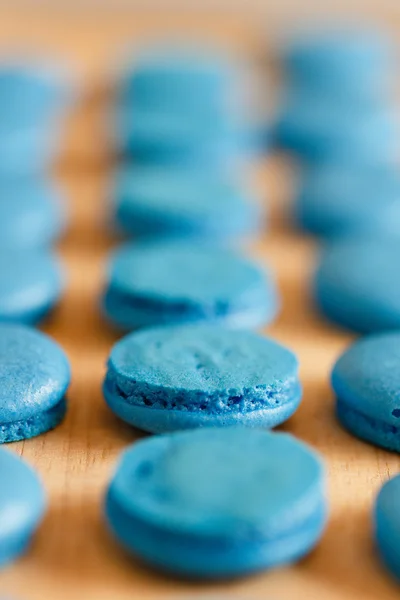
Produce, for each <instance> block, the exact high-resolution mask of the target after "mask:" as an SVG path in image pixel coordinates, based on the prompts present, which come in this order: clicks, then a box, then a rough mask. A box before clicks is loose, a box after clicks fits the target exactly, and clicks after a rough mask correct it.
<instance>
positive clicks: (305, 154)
mask: <svg viewBox="0 0 400 600" xmlns="http://www.w3.org/2000/svg"><path fill="white" fill-rule="evenodd" d="M277 54H278V58H279V63H280V66H281V67H283V71H284V76H285V78H286V82H287V85H286V86H284V94H283V98H282V99H281V103H280V105H281V106H283V108H282V109H279V110H278V112H277V114H276V115H275V117H274V118H273V119H272V121H271V118H270V116H268V114H267V113H268V110H267V109H266V107H267V106H268V104H269V98H265V96H264V95H263V94H262V93H261V92H262V85H261V81H263V79H264V76H262V77H260V76H259V75H260V74H259V73H257V70H256V69H255V68H254V65H252V64H251V63H249V62H246V63H243V62H241V61H237V60H233V59H231V58H228V57H227V56H226V55H224V54H223V53H222V52H219V53H218V52H216V51H213V52H210V51H208V52H207V51H206V50H205V48H204V47H203V48H201V47H198V46H197V47H196V46H195V45H193V46H190V45H183V46H182V45H179V44H178V45H175V46H162V45H161V46H160V47H158V48H157V47H153V48H151V49H150V50H149V49H147V51H143V52H142V53H139V56H137V57H136V58H135V60H134V61H133V63H132V61H131V60H128V61H127V63H125V64H124V67H123V68H121V70H120V73H119V81H118V85H117V95H116V111H115V113H116V114H114V117H113V119H112V130H113V139H114V145H115V147H116V148H117V150H119V151H120V152H121V153H122V154H124V155H133V156H135V159H137V160H138V161H139V162H140V163H141V164H149V163H150V164H158V165H162V166H167V165H168V166H171V165H173V166H177V165H179V166H181V167H182V166H184V167H186V168H190V167H191V166H196V167H199V166H200V167H202V168H204V167H207V169H210V170H213V171H215V170H217V171H222V172H224V173H227V172H228V173H229V172H231V171H232V166H233V165H237V164H241V163H243V162H249V159H250V160H251V159H252V158H253V157H254V156H255V155H257V154H259V153H260V152H265V151H266V150H267V149H268V148H269V147H270V146H276V147H280V148H284V149H286V150H290V151H291V152H293V153H295V154H296V155H297V156H298V157H299V158H300V159H301V160H302V161H303V162H305V163H307V164H315V163H317V164H319V163H321V162H324V161H325V160H337V159H340V160H345V161H350V162H352V163H354V164H359V163H362V164H365V163H371V162H372V163H376V164H387V163H393V161H395V159H396V157H397V156H398V152H399V148H398V137H399V136H398V132H399V125H400V122H399V120H398V116H397V114H396V110H395V108H394V106H392V105H391V104H390V102H389V100H388V98H389V97H390V94H391V93H392V91H393V89H392V83H393V74H394V73H395V71H396V48H395V46H394V44H393V43H392V41H391V40H390V38H389V36H386V35H384V34H383V33H382V32H378V31H376V30H374V29H367V28H362V27H358V28H357V27H342V28H338V27H334V28H332V29H331V30H329V29H327V28H326V27H325V28H324V27H321V28H320V31H317V30H316V29H314V30H310V31H302V32H301V31H300V32H298V34H297V35H292V39H291V40H290V41H289V42H288V43H286V44H285V45H281V46H280V47H279V48H277ZM263 83H264V82H263ZM267 94H268V90H267ZM131 108H134V110H131ZM221 167H222V168H221Z"/></svg>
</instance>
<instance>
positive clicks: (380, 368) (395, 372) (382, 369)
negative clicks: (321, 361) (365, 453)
mask: <svg viewBox="0 0 400 600" xmlns="http://www.w3.org/2000/svg"><path fill="white" fill-rule="evenodd" d="M332 386H333V390H334V392H335V395H336V399H337V401H336V409H337V415H338V418H339V420H340V422H341V423H342V425H343V426H344V427H345V428H346V429H348V430H349V431H350V432H351V433H353V434H354V435H355V436H357V437H359V438H361V439H363V440H366V441H368V442H371V443H372V444H375V445H377V446H382V447H383V448H387V449H388V450H395V451H397V452H400V421H399V418H400V402H399V398H398V390H399V389H400V388H399V386H400V333H399V332H390V333H385V334H379V335H377V334H376V335H371V336H368V337H366V338H363V339H361V340H360V341H358V342H356V343H355V344H353V345H352V346H350V348H349V349H348V350H347V351H346V352H344V354H343V355H342V356H341V357H340V358H339V360H338V361H337V363H336V364H335V366H334V369H333V372H332Z"/></svg>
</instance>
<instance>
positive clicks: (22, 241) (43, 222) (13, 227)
mask: <svg viewBox="0 0 400 600" xmlns="http://www.w3.org/2000/svg"><path fill="white" fill-rule="evenodd" d="M64 226H65V215H64V207H63V204H62V199H61V197H60V193H59V190H58V189H57V188H56V187H55V186H54V185H53V184H52V183H50V182H49V181H48V180H46V179H44V178H27V179H25V178H22V179H18V180H17V181H15V180H14V179H13V178H6V179H4V181H3V182H2V186H1V190H0V252H3V251H4V250H7V249H9V250H13V249H16V250H18V249H21V250H22V249H23V250H35V249H41V248H42V249H44V248H46V247H47V246H50V244H52V243H53V242H55V241H56V240H57V238H58V237H59V236H60V235H61V233H62V231H63V229H64Z"/></svg>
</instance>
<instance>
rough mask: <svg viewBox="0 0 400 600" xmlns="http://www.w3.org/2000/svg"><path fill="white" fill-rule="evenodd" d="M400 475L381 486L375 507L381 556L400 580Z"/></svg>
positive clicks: (376, 538) (375, 524)
mask: <svg viewBox="0 0 400 600" xmlns="http://www.w3.org/2000/svg"><path fill="white" fill-rule="evenodd" d="M399 504H400V475H396V477H393V479H390V480H389V481H387V482H386V483H385V484H384V485H383V486H382V488H381V490H380V492H379V494H378V497H377V499H376V502H375V507H374V529H375V532H374V533H375V541H376V544H377V547H378V551H379V554H380V557H381V559H382V561H383V563H384V564H385V566H386V567H387V569H388V570H389V571H390V572H391V574H392V575H394V576H395V577H396V579H397V580H400V514H399Z"/></svg>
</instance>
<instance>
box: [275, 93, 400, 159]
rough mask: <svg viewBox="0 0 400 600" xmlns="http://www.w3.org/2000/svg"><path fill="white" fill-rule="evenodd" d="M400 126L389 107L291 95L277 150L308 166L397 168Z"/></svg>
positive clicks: (282, 118)
mask: <svg viewBox="0 0 400 600" xmlns="http://www.w3.org/2000/svg"><path fill="white" fill-rule="evenodd" d="M399 131H400V122H399V119H398V115H397V113H396V111H395V110H394V109H393V108H390V107H389V106H388V105H387V104H386V103H378V104H376V103H372V104H371V103H370V102H365V103H355V104H352V103H351V102H347V101H346V99H340V98H339V99H335V98H331V97H328V98H323V97H322V98H321V97H320V96H318V95H317V96H315V95H314V94H313V93H312V91H310V90H307V91H306V92H304V91H300V92H298V91H297V92H296V93H293V94H292V95H291V96H290V97H289V98H288V100H287V101H286V104H284V105H283V109H282V111H281V113H280V114H279V115H278V119H277V123H276V125H275V132H274V138H275V143H276V145H278V146H279V147H281V148H283V149H285V150H288V151H290V152H293V153H294V154H296V155H297V156H298V157H299V158H300V159H301V160H303V161H304V162H306V163H311V164H313V163H317V164H318V163H320V162H321V161H338V160H340V161H342V162H344V163H346V162H347V163H349V164H355V165H360V164H361V165H371V164H373V165H374V164H377V165H380V164H383V165H385V164H388V163H389V164H392V165H394V164H395V161H396V158H397V156H398V153H399Z"/></svg>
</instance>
